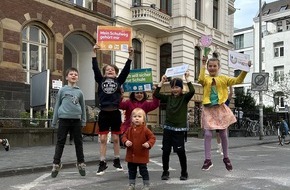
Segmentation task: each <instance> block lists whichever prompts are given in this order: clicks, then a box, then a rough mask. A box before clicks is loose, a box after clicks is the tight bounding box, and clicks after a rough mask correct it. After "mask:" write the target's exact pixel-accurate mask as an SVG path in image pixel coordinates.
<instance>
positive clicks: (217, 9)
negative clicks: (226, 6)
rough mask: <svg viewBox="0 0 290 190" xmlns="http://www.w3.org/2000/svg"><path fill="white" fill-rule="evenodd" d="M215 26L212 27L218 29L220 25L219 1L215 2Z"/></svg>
mask: <svg viewBox="0 0 290 190" xmlns="http://www.w3.org/2000/svg"><path fill="white" fill-rule="evenodd" d="M212 13H213V22H212V23H213V24H212V27H213V28H215V29H218V25H219V22H218V21H219V0H213V11H212Z"/></svg>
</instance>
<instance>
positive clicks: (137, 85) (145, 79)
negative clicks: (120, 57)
mask: <svg viewBox="0 0 290 190" xmlns="http://www.w3.org/2000/svg"><path fill="white" fill-rule="evenodd" d="M152 87H153V82H152V69H151V68H147V69H133V70H131V71H130V74H129V75H128V77H127V79H126V81H125V83H124V84H123V89H124V91H125V92H140V91H151V90H152Z"/></svg>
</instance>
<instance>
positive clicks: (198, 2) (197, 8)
mask: <svg viewBox="0 0 290 190" xmlns="http://www.w3.org/2000/svg"><path fill="white" fill-rule="evenodd" d="M195 19H197V20H199V21H201V0H195Z"/></svg>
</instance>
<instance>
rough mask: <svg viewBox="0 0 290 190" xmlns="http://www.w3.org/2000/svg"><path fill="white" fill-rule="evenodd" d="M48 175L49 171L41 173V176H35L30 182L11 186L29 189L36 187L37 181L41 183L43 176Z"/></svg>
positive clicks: (21, 189) (23, 189) (22, 189)
mask: <svg viewBox="0 0 290 190" xmlns="http://www.w3.org/2000/svg"><path fill="white" fill-rule="evenodd" d="M48 176H50V173H47V174H43V175H42V176H40V177H38V178H36V179H35V180H34V181H33V182H31V183H27V184H22V185H18V186H12V187H14V188H16V189H19V190H30V189H32V188H34V187H36V186H37V185H38V184H39V183H41V182H42V181H43V180H44V179H45V178H47V177H48Z"/></svg>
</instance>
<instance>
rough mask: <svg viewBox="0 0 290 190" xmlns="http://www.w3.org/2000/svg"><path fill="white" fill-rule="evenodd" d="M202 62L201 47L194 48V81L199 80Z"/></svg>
mask: <svg viewBox="0 0 290 190" xmlns="http://www.w3.org/2000/svg"><path fill="white" fill-rule="evenodd" d="M200 62H201V49H200V48H199V47H195V48H194V80H195V81H197V80H198V76H199V73H200Z"/></svg>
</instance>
